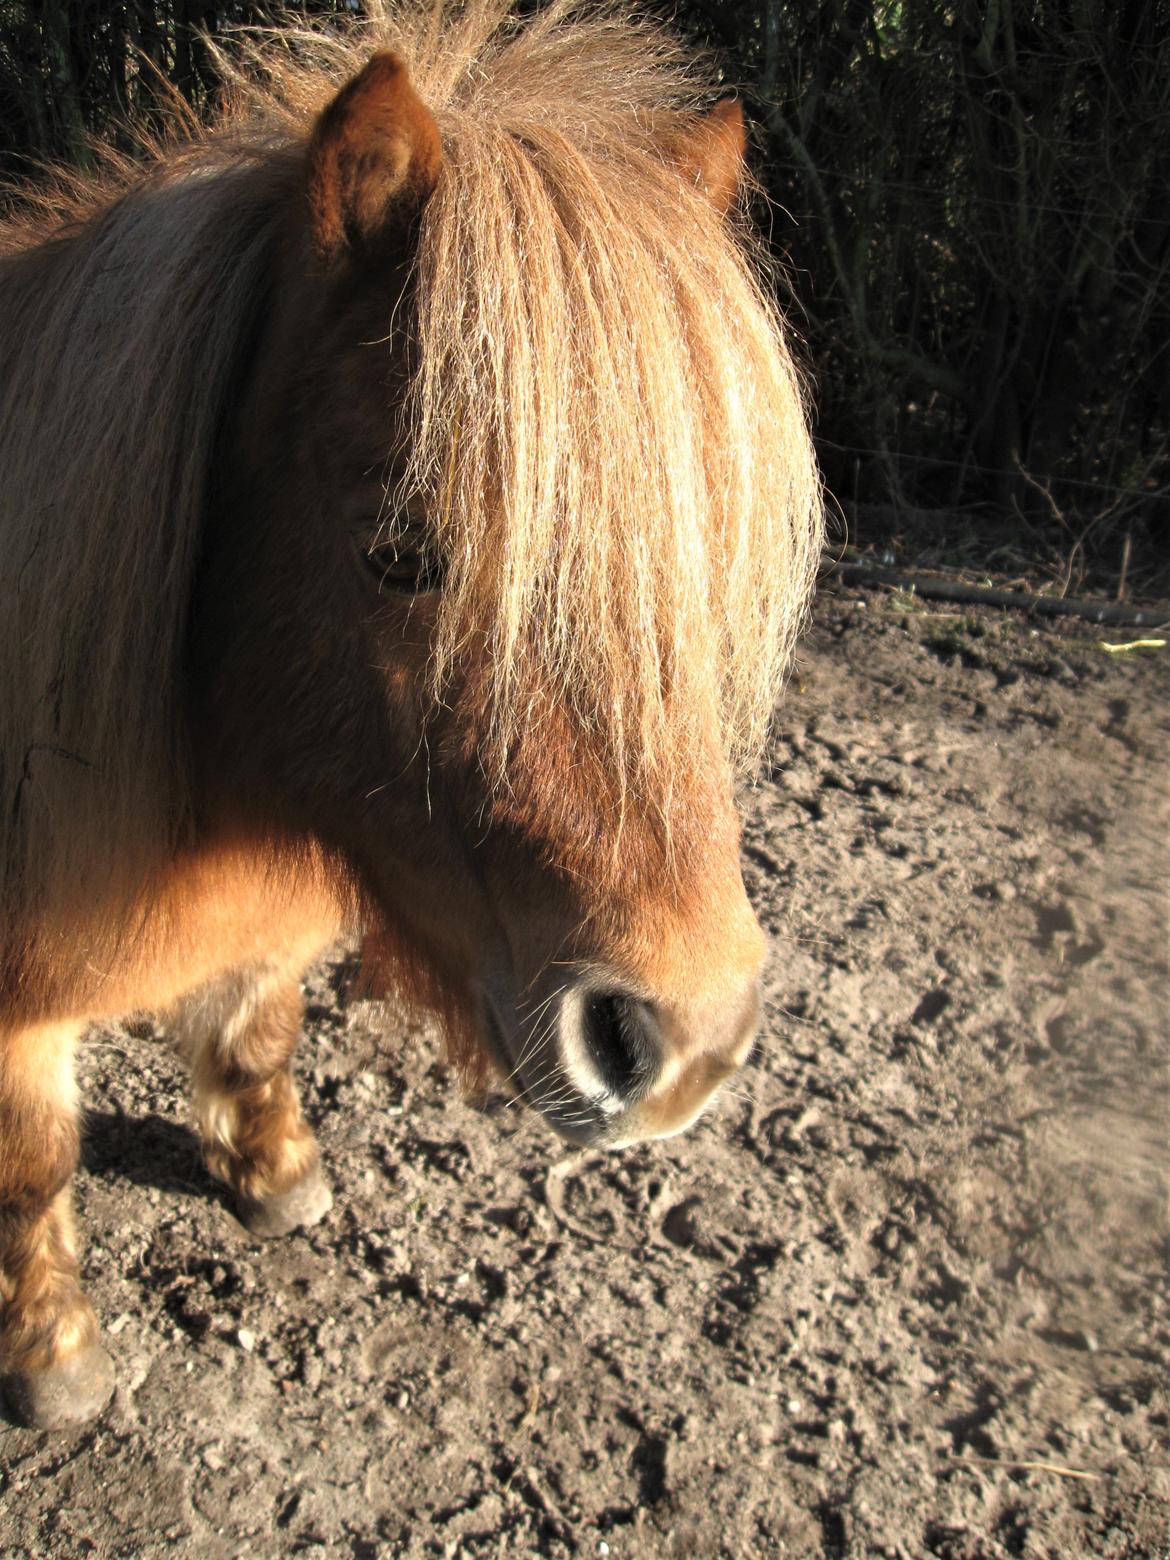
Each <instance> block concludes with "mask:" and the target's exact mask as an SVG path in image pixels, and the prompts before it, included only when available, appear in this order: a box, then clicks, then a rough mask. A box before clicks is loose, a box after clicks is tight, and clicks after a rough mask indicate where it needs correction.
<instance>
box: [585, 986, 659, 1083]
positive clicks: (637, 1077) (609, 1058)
mask: <svg viewBox="0 0 1170 1560" xmlns="http://www.w3.org/2000/svg"><path fill="white" fill-rule="evenodd" d="M582 1019H583V1028H584V1038H585V1045H586V1047H587V1049H588V1053H589V1059H590V1061H591V1062H592V1063H593V1065H594V1067H595V1068H596V1069H597V1071H598V1073H599V1074H600V1076H601V1081H602V1083H603V1084H604V1085H605V1087H606V1089H607V1090H608V1092H609V1093H610V1094H616V1095H617V1096H618V1097H619V1098H620V1099H621V1100H623V1101H624V1102H625V1103H626V1104H629V1103H631V1102H632V1101H633V1100H635V1099H637V1098H639V1097H640V1096H641V1095H643V1094H646V1093H647V1092H648V1091H649V1089H650V1086H651V1084H652V1083H653V1082H654V1079H655V1078H656V1077H657V1075H658V1069H659V1066H660V1065H661V1053H660V1050H659V1043H658V1021H657V1019H656V1018H655V1016H654V1009H653V1008H652V1007H651V1005H650V1003H648V1002H643V1001H641V1000H640V998H638V997H630V996H627V995H625V993H624V992H615V991H598V992H594V993H593V994H592V995H590V996H588V997H587V998H586V999H585V1008H584V1013H583V1015H582Z"/></svg>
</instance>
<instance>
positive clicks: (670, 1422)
mask: <svg viewBox="0 0 1170 1560" xmlns="http://www.w3.org/2000/svg"><path fill="white" fill-rule="evenodd" d="M1100 637H1101V635H1100V633H1099V631H1096V630H1092V629H1089V628H1087V627H1085V626H1083V625H1082V626H1077V627H1069V628H1057V629H1049V628H1043V629H1040V630H1036V629H1034V628H1032V627H1031V626H1030V625H1028V624H1027V623H1025V622H1023V621H1022V620H1021V619H1019V618H1016V617H1005V616H1001V615H991V614H983V615H980V614H977V613H974V612H971V611H963V610H952V611H946V610H939V611H933V612H929V611H924V610H922V609H921V607H920V606H918V605H917V604H916V603H914V602H913V601H912V600H906V599H899V598H896V597H890V596H882V595H876V594H875V595H868V596H859V595H857V594H849V593H832V592H826V593H823V594H822V596H821V599H820V602H819V605H818V609H817V617H816V624H815V627H814V629H813V631H812V633H811V635H810V636H809V638H808V639H807V641H806V642H805V645H804V649H803V652H802V657H801V665H800V669H799V673H798V676H797V677H796V679H795V680H794V682H793V685H792V687H791V689H790V690H789V694H788V696H787V698H786V701H785V703H784V705H783V707H782V711H781V715H780V720H779V733H778V737H777V740H776V743H775V746H774V751H773V752H772V755H771V761H770V764H769V766H768V768H767V770H766V772H765V774H764V776H763V778H762V779H761V781H760V783H759V785H758V786H757V787H756V788H754V789H753V790H751V791H750V792H749V793H747V794H746V795H745V798H744V801H745V809H746V817H747V825H746V834H745V841H744V861H745V872H746V874H747V878H748V882H749V886H750V889H751V892H752V894H753V897H754V899H755V901H756V903H757V905H758V907H759V912H760V915H761V917H762V919H763V921H764V923H765V925H766V927H767V928H768V930H769V931H770V933H771V934H772V937H773V954H772V959H771V963H770V967H769V970H768V974H767V979H766V1020H765V1027H764V1033H763V1037H762V1043H761V1045H760V1047H759V1051H758V1054H757V1055H756V1057H755V1058H754V1060H753V1061H752V1063H751V1064H750V1065H749V1067H748V1068H747V1069H746V1071H745V1073H744V1074H743V1076H742V1078H741V1079H740V1080H739V1083H738V1085H737V1087H736V1088H735V1089H731V1090H728V1091H727V1094H726V1096H725V1097H724V1098H723V1099H722V1101H721V1102H720V1103H719V1105H717V1106H716V1108H714V1109H713V1110H712V1111H711V1112H710V1113H709V1115H708V1116H707V1118H706V1119H705V1120H704V1121H703V1122H702V1123H701V1124H700V1125H699V1126H698V1127H697V1128H696V1129H694V1130H692V1131H691V1132H690V1133H689V1134H688V1135H686V1136H685V1137H682V1138H679V1139H676V1140H674V1141H671V1142H669V1143H663V1144H657V1145H651V1146H648V1147H642V1148H638V1149H636V1150H630V1151H626V1152H624V1153H622V1154H619V1155H616V1156H612V1157H604V1156H601V1155H596V1154H584V1155H580V1154H576V1153H568V1152H567V1151H566V1150H565V1149H564V1148H563V1147H562V1146H560V1145H559V1144H558V1143H557V1142H556V1141H555V1140H554V1139H553V1138H552V1137H551V1136H550V1135H549V1133H548V1132H547V1130H546V1129H544V1128H543V1127H542V1126H541V1125H540V1123H539V1122H538V1121H536V1120H534V1119H532V1118H531V1117H528V1116H526V1115H522V1114H519V1113H517V1112H516V1111H514V1110H512V1109H510V1108H503V1107H497V1108H495V1109H488V1110H485V1111H474V1110H472V1109H471V1108H469V1107H468V1106H467V1105H466V1104H464V1103H462V1102H461V1101H460V1100H459V1099H458V1098H457V1096H456V1094H455V1092H454V1090H453V1087H452V1085H451V1083H450V1081H449V1079H448V1078H447V1076H446V1074H445V1072H444V1069H443V1067H442V1065H441V1062H440V1060H439V1057H440V1049H439V1046H438V1043H437V1041H436V1040H435V1038H434V1036H432V1035H429V1034H427V1033H419V1032H411V1031H409V1030H407V1029H405V1028H404V1026H403V1025H402V1023H401V1022H398V1023H396V1022H395V1020H394V1019H393V1017H389V1018H388V1017H387V1015H386V1014H385V1012H384V1011H383V1010H379V1009H376V1008H373V1007H371V1006H369V1005H368V1004H363V1003H354V1002H350V1003H348V1004H346V1003H345V1002H343V1001H341V1000H340V999H339V997H338V995H337V994H338V992H339V991H343V990H344V988H345V984H346V981H345V976H346V973H347V962H346V960H345V959H344V958H341V957H339V958H338V959H337V960H336V961H334V962H333V963H331V964H329V965H327V966H326V967H324V968H323V969H322V970H321V971H320V972H319V973H318V974H317V975H316V976H315V978H314V980H313V981H312V982H311V984H310V993H309V1017H308V1031H309V1032H308V1038H307V1040H306V1042H305V1043H304V1045H303V1047H302V1050H301V1057H300V1072H301V1076H302V1080H303V1088H304V1098H305V1103H306V1109H307V1112H308V1114H309V1116H310V1117H311V1118H312V1120H313V1121H314V1123H315V1124H316V1126H317V1129H318V1131H319V1134H320V1138H321V1143H322V1147H323V1150H324V1156H325V1160H326V1164H327V1166H328V1169H329V1172H330V1175H331V1177H332V1179H333V1183H334V1186H335V1190H336V1193H337V1204H336V1207H335V1209H334V1212H333V1214H332V1216H331V1217H330V1219H329V1221H328V1222H327V1223H326V1224H324V1225H323V1226H321V1227H319V1228H317V1229H315V1230H312V1231H310V1232H309V1233H307V1234H300V1235H295V1236H293V1237H291V1238H289V1239H288V1240H286V1241H284V1242H281V1243H278V1244H275V1245H263V1244H258V1243H254V1242H253V1241H252V1240H251V1239H250V1238H249V1237H248V1236H247V1235H246V1234H245V1233H244V1231H243V1229H242V1228H241V1226H240V1225H239V1224H238V1223H237V1222H236V1221H235V1220H234V1218H233V1217H232V1215H231V1214H230V1212H229V1211H228V1209H227V1207H226V1206H225V1204H224V1203H223V1201H222V1200H221V1198H220V1197H219V1195H218V1194H217V1192H216V1190H215V1189H214V1187H213V1186H212V1185H211V1184H210V1182H209V1181H208V1178H207V1176H206V1174H205V1172H204V1170H203V1169H202V1167H201V1164H200V1161H199V1155H198V1151H197V1148H196V1145H195V1142H194V1139H193V1137H192V1135H191V1133H190V1132H189V1130H188V1127H187V1125H186V1124H185V1123H186V1107H185V1095H184V1086H183V1080H182V1077H181V1074H180V1071H179V1068H178V1066H177V1065H176V1064H175V1063H174V1061H173V1060H172V1058H171V1056H170V1054H169V1052H168V1051H167V1049H166V1047H165V1045H163V1044H161V1043H160V1042H159V1040H158V1039H157V1038H156V1037H152V1036H151V1035H150V1034H149V1033H147V1032H146V1031H145V1029H142V1028H140V1029H139V1030H137V1031H136V1032H135V1033H133V1034H131V1033H122V1032H117V1033H104V1034H95V1035H94V1036H93V1037H92V1043H91V1044H90V1045H89V1046H88V1047H87V1050H86V1053H85V1056H84V1066H83V1072H84V1079H85V1086H86V1098H87V1101H88V1104H89V1107H90V1115H89V1121H88V1130H87V1137H86V1146H85V1162H84V1169H83V1171H82V1173H81V1175H80V1177H79V1184H78V1203H79V1208H80V1214H81V1221H82V1228H83V1229H84V1231H85V1233H86V1242H87V1244H86V1250H85V1258H84V1266H85V1275H86V1280H87V1282H88V1284H89V1288H90V1293H91V1294H92V1296H93V1299H94V1301H95V1303H96V1305H97V1307H98V1309H99V1311H100V1314H101V1316H102V1318H103V1321H104V1324H105V1327H106V1330H107V1332H108V1333H109V1335H110V1345H111V1348H112V1349H113V1351H114V1352H115V1354H116V1359H117V1364H118V1369H119V1373H120V1375H119V1387H118V1392H117V1396H116V1398H115V1400H114V1402H113V1404H112V1405H111V1407H110V1408H109V1409H108V1410H107V1412H106V1413H105V1415H104V1416H103V1417H102V1418H101V1420H100V1421H99V1422H97V1423H96V1424H94V1425H92V1426H90V1427H88V1428H86V1429H84V1430H82V1431H78V1432H74V1433H69V1434H63V1435H54V1436H46V1435H40V1434H34V1433H31V1432H28V1431H24V1430H18V1429H15V1428H11V1427H8V1426H3V1427H2V1428H0V1553H2V1554H3V1555H5V1556H12V1555H37V1556H49V1557H64V1556H69V1557H73V1556H80V1555H86V1554H96V1555H101V1556H107V1555H108V1556H152V1555H159V1554H164V1553H166V1554H177V1555H191V1556H209V1557H210V1556H242V1555H252V1556H277V1555H286V1554H287V1555H329V1556H332V1555H344V1556H355V1557H363V1556H377V1555H387V1556H398V1555H401V1556H408V1557H414V1556H429V1555H437V1556H447V1557H456V1556H468V1557H471V1556H477V1557H478V1556H523V1555H548V1556H554V1557H555V1556H570V1555H572V1556H578V1555H579V1556H593V1555H611V1556H614V1557H619V1556H623V1557H625V1556H628V1557H649V1556H735V1557H740V1556H755V1555H787V1556H820V1555H825V1556H862V1555H877V1556H890V1557H902V1560H909V1557H917V1556H926V1555H930V1556H938V1557H945V1560H975V1557H979V1560H982V1557H992V1556H1009V1555H1011V1556H1033V1557H1035V1556H1053V1557H1057V1556H1059V1557H1062V1560H1065V1557H1068V1560H1073V1557H1077V1556H1101V1557H1107V1560H1121V1557H1123V1556H1128V1557H1135V1560H1136V1557H1139V1556H1140V1557H1148V1556H1153V1557H1156V1556H1167V1555H1170V1459H1168V1455H1167V1452H1168V1447H1167V1441H1168V1435H1167V1431H1168V1419H1167V1415H1168V1390H1167V1388H1168V1380H1170V1375H1168V1371H1167V1360H1168V1355H1170V1283H1168V1271H1167V1257H1168V1254H1170V1246H1168V1228H1167V1181H1166V1172H1167V1165H1168V1153H1167V1130H1168V1126H1170V1112H1168V1095H1167V1073H1166V1066H1167V1012H1168V998H1170V983H1168V977H1167V966H1166V959H1167V950H1168V927H1167V867H1168V862H1170V852H1168V838H1170V780H1168V757H1170V709H1168V705H1167V700H1166V694H1167V689H1168V683H1170V675H1168V668H1170V656H1168V655H1167V654H1166V652H1162V653H1160V654H1158V653H1155V654H1152V655H1150V656H1142V655H1141V654H1135V655H1131V656H1127V657H1115V656H1111V655H1109V654H1108V653H1106V652H1105V651H1103V650H1102V649H1101V648H1100V647H1099V643H1098V641H1099V639H1100ZM1105 637H1107V638H1111V639H1113V640H1117V639H1124V638H1127V637H1134V636H1133V635H1132V634H1130V635H1127V634H1125V633H1124V632H1120V631H1119V632H1115V633H1113V634H1111V635H1106V636H1105Z"/></svg>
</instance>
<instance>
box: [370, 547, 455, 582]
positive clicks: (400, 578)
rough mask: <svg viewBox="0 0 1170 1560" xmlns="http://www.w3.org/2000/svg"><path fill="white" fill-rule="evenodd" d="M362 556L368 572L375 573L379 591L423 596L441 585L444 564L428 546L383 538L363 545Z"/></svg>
mask: <svg viewBox="0 0 1170 1560" xmlns="http://www.w3.org/2000/svg"><path fill="white" fill-rule="evenodd" d="M361 556H362V562H363V564H364V565H365V568H366V571H367V573H369V574H371V575H373V577H374V579H375V580H376V581H377V582H378V589H379V590H380V591H396V592H397V593H398V594H400V595H406V596H421V595H425V594H426V593H427V592H428V591H436V590H441V589H442V585H443V569H442V564H441V563H440V561H439V559H438V558H436V557H435V556H434V554H433V553H432V552H431V551H430V550H429V549H424V548H422V547H415V546H412V545H411V544H410V543H409V542H406V541H403V542H399V543H397V544H395V543H393V542H383V543H380V544H378V545H377V546H374V547H370V546H362V548H361Z"/></svg>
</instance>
